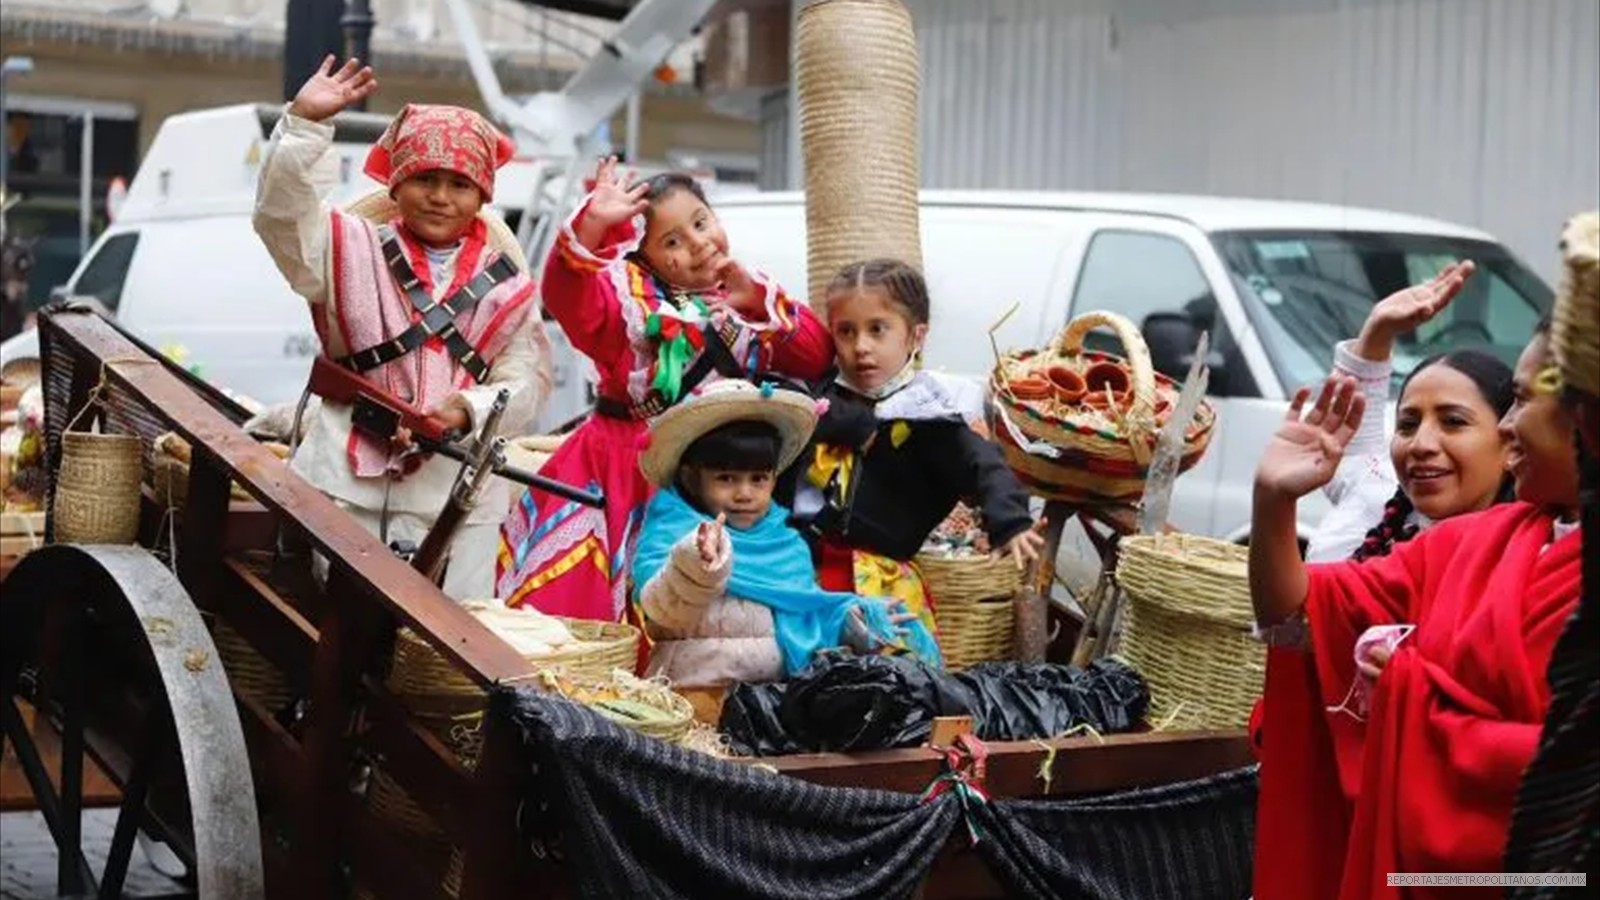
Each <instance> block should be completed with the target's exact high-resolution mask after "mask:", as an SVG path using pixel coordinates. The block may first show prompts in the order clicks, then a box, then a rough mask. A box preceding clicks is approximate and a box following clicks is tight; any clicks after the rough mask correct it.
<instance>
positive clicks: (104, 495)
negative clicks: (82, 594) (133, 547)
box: [53, 431, 144, 544]
mask: <svg viewBox="0 0 1600 900" xmlns="http://www.w3.org/2000/svg"><path fill="white" fill-rule="evenodd" d="M143 480H144V442H143V441H141V440H140V439H139V437H138V435H133V434H99V433H91V432H86V431H63V432H62V433H61V465H60V468H59V469H58V470H57V473H56V493H55V505H54V508H53V510H54V518H55V538H56V540H57V541H58V542H60V543H63V544H131V543H133V542H134V540H135V539H137V538H138V536H139V503H140V494H139V485H140V483H141V482H142V481H143Z"/></svg>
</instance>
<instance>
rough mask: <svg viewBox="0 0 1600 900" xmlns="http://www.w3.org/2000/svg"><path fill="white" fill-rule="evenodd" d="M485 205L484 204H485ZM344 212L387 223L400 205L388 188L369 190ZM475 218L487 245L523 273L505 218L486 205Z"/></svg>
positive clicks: (521, 256) (523, 265)
mask: <svg viewBox="0 0 1600 900" xmlns="http://www.w3.org/2000/svg"><path fill="white" fill-rule="evenodd" d="M486 206H487V205H486ZM344 211H345V212H347V213H349V214H350V215H352V216H359V217H361V218H363V219H366V220H367V221H369V222H376V223H377V224H379V225H387V224H388V223H390V222H392V221H394V220H395V217H397V216H399V215H400V204H398V203H396V202H394V198H392V197H390V196H389V192H388V191H383V190H380V191H373V192H372V193H370V194H367V195H366V196H364V197H360V198H358V199H356V200H353V201H351V202H350V204H349V205H347V206H346V207H345V208H344ZM478 218H479V219H481V220H483V224H484V227H485V228H486V229H487V235H486V237H487V240H488V243H489V246H490V247H492V248H493V249H494V250H495V252H497V253H499V254H500V255H501V256H505V257H509V258H510V259H511V264H512V265H514V266H516V267H517V271H518V272H522V273H523V274H527V272H528V257H527V256H526V255H524V254H523V252H522V245H521V244H518V243H517V236H516V235H515V234H513V233H512V232H511V228H510V226H508V225H506V223H505V220H503V219H501V218H500V217H499V216H497V215H495V214H494V213H492V212H489V211H488V209H487V208H485V209H482V210H479V212H478Z"/></svg>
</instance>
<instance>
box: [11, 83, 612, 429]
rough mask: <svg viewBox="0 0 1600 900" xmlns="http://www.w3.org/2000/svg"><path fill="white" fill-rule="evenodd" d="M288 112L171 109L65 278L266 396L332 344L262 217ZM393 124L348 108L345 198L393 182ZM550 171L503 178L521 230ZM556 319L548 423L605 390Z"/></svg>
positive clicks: (168, 344)
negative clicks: (262, 234)
mask: <svg viewBox="0 0 1600 900" xmlns="http://www.w3.org/2000/svg"><path fill="white" fill-rule="evenodd" d="M281 114H282V107H281V106H268V105H265V104H240V105H236V106H227V107H220V108H217V109H206V110H198V111H195V112H188V113H181V114H178V115H174V116H171V117H170V118H168V119H167V120H166V121H165V122H163V123H162V124H161V130H160V131H159V132H157V134H156V138H155V140H154V141H153V142H152V143H151V145H150V149H149V151H148V152H147V153H146V154H145V158H144V161H143V163H142V164H141V166H140V168H139V172H138V174H137V175H136V176H135V177H134V179H133V182H132V184H130V185H129V187H128V194H127V197H126V198H125V199H124V201H123V203H122V205H121V207H120V208H119V209H118V210H117V214H116V218H115V221H114V222H113V224H112V225H111V226H110V227H108V228H107V229H106V230H105V232H104V233H102V234H101V235H100V237H99V239H98V240H96V241H95V243H94V245H93V246H92V247H91V248H90V249H89V253H88V254H87V255H86V256H85V257H84V259H83V261H82V262H81V263H80V264H79V265H78V268H77V270H76V271H75V272H74V273H73V275H72V277H71V279H70V280H69V281H68V282H67V284H66V285H65V286H64V287H62V288H60V289H58V293H60V294H64V295H66V296H75V297H93V298H95V299H96V300H98V301H99V302H100V303H101V304H102V305H104V306H105V307H106V308H107V309H108V310H110V311H111V312H113V313H114V314H115V315H116V316H117V319H118V321H119V322H120V323H121V324H122V325H124V326H125V327H127V328H128V329H129V330H130V331H131V332H133V333H134V334H136V335H138V336H139V337H141V338H143V339H144V340H145V341H146V342H147V343H149V344H150V345H152V346H154V347H155V348H157V349H159V350H161V351H163V352H167V353H169V355H173V356H175V357H176V358H179V359H180V360H181V361H182V362H183V363H184V364H185V365H189V366H192V367H194V368H195V369H196V370H197V371H198V372H199V374H200V375H202V376H203V377H204V378H206V379H207V380H208V381H210V382H212V383H213V384H216V385H218V386H220V387H223V388H225V389H227V390H229V391H232V392H235V393H238V394H243V395H245V396H247V397H250V398H252V399H254V400H257V401H260V402H261V403H265V404H274V403H288V402H292V401H294V400H295V399H297V398H298V397H299V395H300V392H301V390H302V389H303V388H304V387H305V383H306V375H307V373H308V372H309V371H310V367H311V358H312V357H313V356H314V355H315V354H316V353H317V351H318V347H319V345H318V342H317V337H316V333H315V332H314V331H313V330H312V326H311V317H310V315H308V314H307V312H306V308H305V301H303V300H302V299H300V297H299V296H297V295H296V294H295V293H294V292H293V291H291V290H290V289H289V285H288V283H287V282H285V281H284V279H283V276H282V275H281V274H280V273H279V272H278V270H277V267H276V266H274V265H273V262H272V258H271V257H270V256H269V255H268V254H267V251H266V248H265V247H264V246H263V245H262V243H261V240H260V238H258V237H257V236H256V234H255V230H254V229H253V228H252V226H251V223H250V216H251V211H252V209H253V206H254V203H255V189H256V180H257V176H258V175H259V173H260V164H261V158H262V156H263V154H264V152H265V150H266V146H267V141H268V140H269V138H270V137H271V134H272V129H273V126H274V125H275V124H276V123H277V120H278V117H279V116H280V115H281ZM388 122H389V118H388V117H387V116H381V115H372V114H363V113H342V114H340V115H339V116H337V117H335V119H334V144H335V147H336V148H337V152H338V155H339V170H338V175H337V177H338V183H337V185H336V186H335V188H334V192H333V196H332V199H333V201H334V202H335V203H345V202H348V201H350V200H354V199H356V198H358V197H360V196H363V195H365V194H367V193H370V192H371V191H374V190H377V189H379V187H380V186H379V185H378V184H377V183H376V182H374V181H372V180H371V179H369V178H368V177H367V176H366V175H364V174H363V173H362V171H361V169H362V165H363V164H364V162H365V161H366V154H367V151H368V148H369V147H370V146H371V145H372V143H373V142H374V141H375V140H377V138H378V137H379V135H381V134H382V133H383V129H384V128H385V127H386V126H387V125H388ZM537 169H538V166H537V164H536V163H535V162H534V161H531V160H526V159H518V160H516V161H514V162H512V163H511V164H509V165H507V166H506V167H505V168H504V169H502V170H501V172H500V174H499V177H497V179H496V182H495V188H496V197H495V208H496V209H498V210H500V211H501V213H502V215H505V216H506V218H507V219H508V221H509V222H510V224H511V225H512V227H513V228H515V226H516V217H517V216H518V215H519V213H520V210H521V207H522V205H523V203H524V202H525V201H526V200H527V198H528V197H529V196H530V195H531V193H532V190H533V183H534V179H535V177H536V174H537ZM549 325H550V340H551V343H552V345H553V347H554V348H555V350H556V354H555V355H556V365H555V372H554V375H555V381H556V387H555V391H556V396H555V397H553V398H552V402H551V403H550V404H549V408H548V409H547V411H546V414H545V415H543V416H541V418H540V420H539V421H538V422H537V423H535V425H536V427H537V428H539V429H541V430H542V429H549V428H553V427H555V426H556V425H559V424H560V423H561V422H563V421H565V420H566V419H567V418H570V417H571V416H573V415H575V414H577V413H579V412H581V411H582V410H583V409H585V408H586V407H587V405H588V404H589V403H590V402H592V396H590V395H589V394H588V392H587V381H588V380H589V379H586V378H585V377H584V371H585V369H584V367H586V365H587V361H586V360H584V359H583V358H582V357H581V356H579V355H577V354H575V353H573V352H572V351H571V349H570V347H568V346H567V342H566V338H565V336H564V335H563V334H562V332H561V329H560V328H559V327H557V326H556V325H555V323H554V322H551V323H549ZM38 352H39V351H38V336H37V334H34V333H31V332H29V333H24V334H21V335H17V336H16V337H14V338H12V339H11V340H9V341H7V342H6V343H5V344H4V345H3V346H0V364H4V363H9V362H10V361H12V360H14V359H19V358H28V357H37V355H38Z"/></svg>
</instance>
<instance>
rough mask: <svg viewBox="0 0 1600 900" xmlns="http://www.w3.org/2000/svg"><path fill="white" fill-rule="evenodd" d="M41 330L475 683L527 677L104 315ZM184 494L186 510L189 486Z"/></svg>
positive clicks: (60, 318) (58, 318)
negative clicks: (146, 357) (145, 361)
mask: <svg viewBox="0 0 1600 900" xmlns="http://www.w3.org/2000/svg"><path fill="white" fill-rule="evenodd" d="M41 327H43V328H46V329H50V331H51V333H52V335H53V336H55V337H56V338H58V339H60V340H62V341H63V342H64V343H65V345H66V346H67V347H68V348H69V349H71V350H72V351H74V352H75V353H77V354H79V355H80V356H87V357H89V358H90V359H91V360H92V362H93V365H89V366H80V368H81V369H85V370H88V371H91V372H92V373H93V374H97V373H98V372H99V369H100V365H99V363H100V361H104V360H112V361H113V362H108V363H106V364H105V367H104V368H105V373H106V374H105V377H106V378H107V379H109V380H110V381H112V382H114V383H115V384H117V385H118V386H119V387H121V388H122V389H124V390H126V391H127V392H128V393H129V394H131V395H132V396H133V397H135V398H137V399H139V400H140V401H141V402H143V403H144V404H146V405H147V406H148V407H149V408H150V409H152V410H155V411H158V412H159V413H160V414H161V415H162V416H163V417H165V418H166V419H167V420H168V421H169V422H170V424H171V425H172V429H173V430H174V431H175V432H177V433H178V435H179V436H181V437H183V438H184V439H185V440H187V441H188V442H189V444H190V446H191V447H193V449H194V458H195V462H196V463H197V465H196V466H195V469H197V470H198V469H202V468H205V467H204V466H201V465H198V463H200V462H201V461H202V460H206V461H209V462H210V463H212V464H213V465H214V466H215V467H216V468H218V469H220V470H223V471H226V472H228V473H230V474H231V475H232V477H233V478H234V480H236V481H238V482H239V484H240V485H242V486H243V487H244V488H245V490H246V491H248V492H249V493H250V495H251V496H252V497H254V498H255V499H256V501H257V502H258V503H260V504H261V505H262V506H263V507H264V508H265V509H267V510H270V511H271V512H272V513H273V514H276V515H278V516H280V517H281V518H282V521H284V522H285V523H287V524H289V525H291V526H293V527H295V528H296V529H298V530H301V531H303V532H305V533H306V535H307V536H308V537H309V538H310V540H311V542H312V543H313V544H314V545H316V547H317V549H319V550H320V551H321V552H323V553H324V554H325V555H327V556H328V557H329V558H330V559H332V560H335V561H336V566H335V568H339V567H341V566H339V565H337V563H342V564H343V565H342V567H343V568H346V569H347V570H349V572H350V573H351V578H350V587H351V588H352V590H351V591H350V594H351V595H352V597H353V598H359V599H365V600H367V601H372V602H376V603H378V604H380V605H382V606H383V607H385V608H386V609H387V610H388V611H389V612H390V613H392V614H393V615H394V616H395V617H397V618H398V619H399V620H400V621H402V622H403V623H405V624H407V625H410V626H411V627H412V628H413V629H415V630H416V631H417V633H418V634H420V635H422V636H423V637H424V638H425V639H426V640H428V641H429V643H431V644H433V645H434V647H435V648H436V649H438V650H439V651H440V652H441V653H442V654H444V655H445V657H446V658H447V659H449V660H451V661H452V662H453V663H454V664H455V665H457V666H458V667H459V668H460V670H461V672H462V673H463V674H465V675H467V676H468V677H470V678H472V679H473V680H475V681H477V682H478V683H480V684H482V685H485V686H488V685H490V684H493V683H495V682H497V681H504V680H506V679H509V678H514V677H519V676H527V675H530V674H532V670H531V668H530V667H529V666H528V664H527V662H526V661H525V660H523V659H522V657H521V656H519V655H518V654H517V653H516V651H515V650H513V649H512V648H511V647H510V646H508V645H506V644H505V643H504V642H502V641H493V640H488V637H489V631H488V629H487V628H485V627H484V626H483V625H481V624H479V622H478V621H477V620H476V619H474V618H473V617H472V616H471V615H470V614H469V613H467V612H466V611H465V610H463V609H461V608H460V607H459V606H458V605H456V604H455V603H452V602H450V601H449V600H448V599H447V598H446V597H445V596H444V595H443V594H442V593H440V591H439V590H438V588H436V587H435V586H433V585H432V584H431V583H430V582H429V581H428V580H427V579H425V578H423V577H422V576H421V575H420V574H418V573H417V572H415V571H414V570H412V569H411V567H410V566H408V565H406V564H405V563H404V562H403V561H401V560H400V559H398V558H396V557H395V556H394V555H393V554H392V553H390V552H389V551H388V550H387V549H386V548H385V547H383V546H382V544H380V543H379V542H378V540H377V539H376V538H375V537H373V536H372V535H370V534H368V533H367V532H366V530H365V529H363V528H362V527H361V526H360V525H359V524H358V523H357V522H356V521H355V520H354V519H353V518H351V517H350V516H349V515H348V514H347V513H345V512H344V511H343V510H341V509H339V508H338V507H337V506H336V505H334V503H333V501H331V500H329V499H328V498H327V497H325V496H323V495H322V493H321V492H320V491H318V490H317V489H316V488H314V487H312V486H311V485H310V484H307V483H306V482H304V481H302V480H301V479H300V478H299V477H297V476H296V475H294V474H293V473H292V472H290V471H289V469H288V467H287V466H286V465H285V464H284V462H283V460H281V459H279V458H278V457H277V456H276V455H274V454H273V453H272V452H271V451H270V450H268V449H267V448H265V447H263V446H262V445H260V444H258V443H257V442H256V441H254V440H253V439H251V438H250V436H249V435H247V434H245V433H244V432H243V431H241V430H240V429H239V428H238V427H237V426H235V425H234V424H233V423H232V422H230V421H229V420H228V419H227V418H226V417H225V416H223V415H222V414H221V413H219V412H217V411H216V410H214V409H212V408H211V407H210V406H209V405H208V404H207V403H206V402H205V401H204V400H202V399H201V398H200V397H198V396H197V395H195V394H194V392H193V391H192V390H190V389H189V388H188V387H187V386H186V385H184V384H183V383H182V382H181V381H179V380H178V379H177V378H176V377H174V376H173V375H172V374H171V373H169V372H167V371H166V370H165V369H164V368H162V367H160V366H151V365H134V364H127V363H122V362H116V361H117V360H128V359H134V360H138V359H141V358H142V357H143V354H142V353H141V352H140V351H139V350H138V349H137V348H136V347H134V346H133V345H132V344H131V343H129V342H128V341H127V340H126V339H125V338H123V337H122V336H121V335H119V334H117V332H116V331H115V330H114V329H112V328H111V327H110V326H109V325H108V324H106V323H105V322H104V321H102V320H101V319H99V318H98V317H96V316H92V315H82V314H58V315H55V316H51V317H49V318H47V319H46V320H45V322H44V324H43V325H42V326H41ZM91 384H92V379H91ZM192 477H193V475H192V476H191V478H192ZM196 486H198V485H196ZM226 493H227V492H226V482H224V491H223V494H224V496H226ZM190 498H191V499H190V504H191V506H192V505H193V504H194V501H195V499H196V497H195V495H194V493H193V488H191V494H190ZM224 508H226V507H224ZM186 525H187V526H188V527H187V528H186V531H190V532H193V531H196V530H200V529H203V528H208V527H211V526H212V525H215V526H216V529H217V530H216V534H217V535H222V534H223V533H224V530H223V528H222V525H223V522H222V520H221V518H220V515H219V516H218V517H217V518H215V519H213V518H199V519H196V518H191V519H190V520H189V521H188V522H187V523H186ZM219 546H220V545H219Z"/></svg>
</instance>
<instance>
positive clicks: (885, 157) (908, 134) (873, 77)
mask: <svg viewBox="0 0 1600 900" xmlns="http://www.w3.org/2000/svg"><path fill="white" fill-rule="evenodd" d="M799 19H800V21H799V25H798V30H797V32H796V35H795V84H796V87H797V91H798V95H799V99H800V144H801V151H802V153H803V154H804V158H805V183H806V259H807V263H808V266H807V272H808V276H809V279H810V283H809V285H808V293H807V296H809V297H810V298H811V303H812V306H813V307H814V308H817V309H819V310H820V309H821V304H822V302H823V300H824V295H825V292H826V290H827V287H828V283H829V282H830V281H832V280H833V278H834V276H835V275H837V274H838V272H839V270H840V269H842V268H844V267H845V266H847V265H850V264H851V263H855V262H860V261H863V260H867V259H871V258H874V257H889V258H892V259H898V260H900V261H902V262H905V263H909V264H910V265H912V266H914V267H916V268H918V269H921V268H922V237H921V230H920V225H919V221H918V217H917V216H918V201H917V188H918V186H919V185H920V184H921V178H920V176H919V174H918V171H917V91H918V83H917V79H918V74H917V42H916V35H915V32H914V31H913V29H912V26H911V14H910V13H909V12H907V11H906V8H905V6H904V5H903V4H901V3H900V2H899V0H817V2H812V3H809V4H807V5H806V6H805V7H804V8H802V9H801V10H800V16H799Z"/></svg>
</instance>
